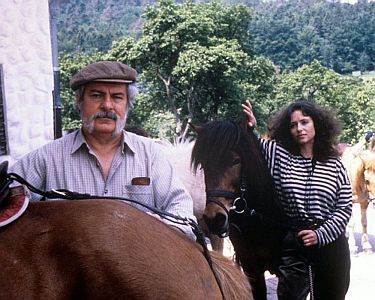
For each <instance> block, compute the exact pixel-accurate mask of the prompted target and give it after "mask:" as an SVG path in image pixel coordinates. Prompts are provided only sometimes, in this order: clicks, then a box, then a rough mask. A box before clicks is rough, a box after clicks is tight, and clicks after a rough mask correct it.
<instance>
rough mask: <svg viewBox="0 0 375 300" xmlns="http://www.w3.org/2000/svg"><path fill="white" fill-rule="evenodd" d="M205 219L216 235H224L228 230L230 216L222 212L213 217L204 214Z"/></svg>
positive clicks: (210, 229)
mask: <svg viewBox="0 0 375 300" xmlns="http://www.w3.org/2000/svg"><path fill="white" fill-rule="evenodd" d="M203 220H204V221H205V222H206V224H207V227H208V229H209V231H210V232H211V233H213V234H216V235H219V236H221V235H223V234H225V233H226V232H227V231H228V217H227V215H225V214H222V213H216V214H215V216H214V217H213V218H209V217H208V216H207V215H205V214H204V215H203Z"/></svg>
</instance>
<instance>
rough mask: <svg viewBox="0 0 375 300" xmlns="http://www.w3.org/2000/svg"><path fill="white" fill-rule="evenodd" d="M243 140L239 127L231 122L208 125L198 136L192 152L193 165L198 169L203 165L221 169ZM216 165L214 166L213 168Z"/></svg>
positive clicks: (215, 122) (214, 122) (217, 122)
mask: <svg viewBox="0 0 375 300" xmlns="http://www.w3.org/2000/svg"><path fill="white" fill-rule="evenodd" d="M240 139H241V136H240V133H239V127H238V126H237V125H236V124H235V123H233V122H230V121H213V122H210V123H207V124H206V125H205V126H204V128H203V130H202V131H201V133H200V134H198V137H197V140H196V142H195V145H194V148H193V152H192V163H193V166H194V168H195V169H196V168H197V167H198V166H199V165H202V164H203V163H206V164H210V166H211V167H215V165H216V167H218V168H219V167H220V165H222V164H223V161H224V160H225V158H227V157H229V154H230V153H231V152H232V151H233V150H234V149H235V148H236V147H237V145H238V144H239V142H240ZM212 165H214V166H212Z"/></svg>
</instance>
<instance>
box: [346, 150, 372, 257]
mask: <svg viewBox="0 0 375 300" xmlns="http://www.w3.org/2000/svg"><path fill="white" fill-rule="evenodd" d="M342 161H343V163H344V165H345V167H346V169H347V172H348V176H349V178H350V182H351V186H352V193H353V203H359V205H360V208H361V225H362V237H361V243H362V249H363V251H364V252H366V253H372V246H371V244H370V242H369V238H368V234H367V208H368V206H369V203H370V201H371V200H372V199H374V197H375V153H374V152H372V151H362V152H360V153H359V154H358V155H354V154H353V153H352V149H351V148H350V147H349V148H346V149H345V151H344V153H343V155H342ZM349 246H350V249H351V252H352V253H356V252H357V248H358V247H357V246H356V245H355V238H354V219H353V216H352V220H351V222H350V223H349Z"/></svg>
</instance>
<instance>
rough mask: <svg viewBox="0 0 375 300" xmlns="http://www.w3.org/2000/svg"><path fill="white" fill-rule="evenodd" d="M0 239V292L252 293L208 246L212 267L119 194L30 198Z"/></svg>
mask: <svg viewBox="0 0 375 300" xmlns="http://www.w3.org/2000/svg"><path fill="white" fill-rule="evenodd" d="M0 241H1V242H0V270H1V276H0V287H1V288H0V299H12V300H17V299H20V300H21V299H38V300H39V299H59V300H60V299H61V300H63V299H106V300H110V299H114V300H115V299H116V300H117V299H168V300H169V299H176V300H177V299H178V300H180V299H189V300H190V299H251V292H250V289H249V285H248V282H247V280H246V276H244V275H243V273H242V272H241V271H240V270H239V269H238V268H237V267H236V266H234V265H233V263H232V262H231V261H229V260H228V259H226V258H224V257H223V256H221V255H219V254H217V253H215V252H212V253H211V257H212V260H213V269H214V270H215V273H213V271H212V269H211V268H210V266H209V264H208V260H207V259H206V258H205V256H204V255H203V251H202V247H201V246H200V245H199V244H198V243H196V242H194V241H192V240H190V239H189V238H187V237H186V236H185V235H184V234H182V233H181V232H179V231H178V230H177V229H173V228H172V227H171V226H168V225H166V224H165V223H163V222H161V221H159V220H157V219H156V218H154V217H151V216H149V215H148V214H146V213H144V212H141V211H139V210H137V209H136V208H134V207H132V206H130V205H128V204H126V203H123V202H121V201H114V200H76V201H69V200H64V201H47V202H33V203H30V204H29V207H28V209H27V210H26V212H25V213H24V214H23V215H22V216H21V217H20V218H19V219H18V220H16V221H15V222H13V223H11V224H8V225H6V226H5V227H1V228H0ZM214 274H217V277H218V279H219V281H217V279H216V278H215V276H214ZM218 282H220V285H221V287H222V290H223V294H224V295H222V292H221V290H220V288H219V284H218Z"/></svg>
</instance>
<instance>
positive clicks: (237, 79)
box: [60, 0, 375, 142]
mask: <svg viewBox="0 0 375 300" xmlns="http://www.w3.org/2000/svg"><path fill="white" fill-rule="evenodd" d="M71 1H73V0H70V1H69V2H71ZM76 1H77V3H78V2H79V1H78V0H76ZM108 1H109V0H108ZM293 1H294V0H291V1H282V3H281V4H280V3H279V10H278V12H280V16H279V18H278V19H277V18H276V16H277V15H276V14H275V15H274V16H275V19H274V20H271V19H268V18H267V16H262V15H261V14H259V13H258V12H257V15H256V19H254V21H253V17H254V13H253V12H252V10H250V9H249V8H247V7H246V6H244V5H230V6H226V5H222V4H219V3H217V2H216V3H193V2H183V3H180V4H179V3H175V2H173V1H171V0H161V1H160V2H159V3H158V4H157V5H154V6H150V7H149V8H147V9H146V10H145V13H144V15H143V19H142V24H143V27H142V30H141V31H140V32H139V35H138V36H125V37H123V38H121V39H117V40H114V41H113V43H112V45H111V48H110V49H109V50H108V51H103V52H98V51H96V50H95V51H93V52H91V53H88V54H85V53H78V54H62V55H60V70H61V73H60V77H61V78H60V79H61V87H62V89H61V98H62V102H63V123H64V124H63V127H64V129H66V130H69V129H71V128H74V127H77V125H79V116H78V113H77V111H76V108H75V97H74V95H73V93H72V92H71V91H70V88H69V79H70V77H71V76H72V75H74V73H76V72H77V71H78V70H79V69H80V68H81V67H83V66H84V65H86V64H87V63H90V62H93V61H97V60H101V59H108V60H118V61H122V62H124V63H126V64H129V65H131V66H132V67H134V68H135V69H137V71H138V73H139V78H138V84H139V86H140V91H141V94H140V95H139V97H138V99H137V101H136V104H135V107H134V108H133V111H132V112H131V113H130V115H129V118H128V123H131V124H137V125H142V126H143V127H144V128H145V129H146V130H147V131H148V132H150V133H151V134H152V135H153V136H155V137H173V136H176V135H177V136H178V137H179V138H184V137H185V136H186V135H187V134H188V133H187V129H188V127H187V124H188V123H189V122H193V123H204V122H206V121H209V120H213V119H217V118H237V117H239V116H241V106H240V103H241V102H242V101H244V100H245V99H251V101H252V103H253V108H254V111H255V114H256V115H257V117H258V130H259V132H260V133H264V132H265V131H266V127H267V121H268V117H269V116H270V115H271V114H273V113H274V112H275V111H276V110H278V109H279V108H280V107H281V106H283V105H285V104H287V103H289V102H290V101H292V100H295V99H297V98H301V97H304V98H307V99H311V100H314V101H316V102H318V103H320V104H322V105H328V106H330V107H333V108H335V109H336V110H337V113H338V116H339V118H340V119H341V120H342V121H343V125H344V127H343V128H344V133H343V136H342V141H345V142H353V141H355V140H357V139H358V138H359V137H360V136H361V135H363V133H364V132H365V131H367V130H369V129H375V126H374V125H375V124H374V118H373V117H372V115H373V111H374V109H375V103H374V101H375V89H374V86H375V83H374V81H371V80H368V81H363V80H361V79H358V78H354V77H346V76H343V75H340V74H339V72H338V70H337V68H336V67H337V66H338V63H337V60H335V56H336V55H337V51H338V48H337V46H336V45H333V44H332V41H331V40H329V39H325V38H322V36H328V35H327V34H328V33H327V32H329V31H332V30H333V29H332V28H330V26H333V25H332V24H333V23H332V22H329V21H327V20H330V18H331V14H332V11H325V12H324V14H323V10H322V11H321V14H322V15H321V16H322V18H323V19H324V20H325V19H327V20H326V21H324V22H323V21H322V20H319V18H318V13H317V12H316V13H313V12H314V10H313V11H310V12H309V13H308V10H307V8H311V9H312V7H314V9H315V10H317V11H318V10H319V9H320V7H325V5H326V4H325V2H324V1H317V4H316V5H315V4H314V5H312V4H311V1H309V0H306V1H299V3H300V4H299V7H298V8H299V10H300V13H299V17H297V16H296V13H295V12H294V13H292V12H291V6H292V4H293ZM94 2H95V1H94ZM113 2H115V1H113ZM227 2H228V1H227ZM229 2H233V1H229ZM247 2H249V3H248V4H251V5H253V6H254V7H257V9H258V10H259V9H260V8H259V7H260V6H262V7H263V9H264V8H265V7H266V6H264V5H266V4H264V3H263V2H261V1H247ZM250 2H251V3H250ZM276 2H280V1H276ZM89 3H91V4H92V5H93V0H91V1H88V2H87V5H89ZM310 4H311V6H310ZM268 5H270V7H271V6H272V5H273V4H268ZM271 8H272V7H271ZM273 9H274V8H272V9H270V14H271V15H272V12H275V11H274V10H273ZM283 16H285V17H286V16H289V17H290V19H289V21H287V20H286V19H283ZM260 18H265V19H264V20H263V21H262V22H263V23H262V22H260ZM300 19H305V20H309V26H303V27H298V26H297V25H298V24H301V22H302V21H301V20H300ZM268 21H269V22H270V23H268ZM336 21H337V20H336ZM254 22H259V23H258V24H263V25H264V28H263V30H264V32H270V31H273V34H272V35H271V36H276V37H279V39H278V40H277V41H276V42H275V41H274V42H272V41H269V42H268V43H265V44H263V46H264V47H263V48H262V47H260V46H261V45H262V43H261V42H260V40H259V36H260V35H259V32H260V31H259V32H257V31H252V30H253V28H254V27H252V26H254ZM345 22H346V21H345ZM333 27H334V26H333ZM260 28H261V26H259V30H260ZM296 28H299V29H298V30H296ZM336 32H339V31H336ZM342 34H344V32H343V33H342ZM294 37H298V39H297V40H296V39H295V38H294ZM317 42H319V43H320V46H319V47H318V46H316V45H317V44H316V43H317ZM343 44H345V42H343ZM254 45H260V46H259V47H260V48H262V49H263V50H264V54H265V56H272V55H271V54H270V53H274V54H273V55H279V57H276V56H274V57H273V60H274V61H278V60H279V59H280V61H284V62H285V65H284V66H283V65H282V66H283V72H279V71H278V70H277V69H276V68H275V65H274V64H273V62H272V61H271V60H269V59H268V58H266V57H265V56H259V55H257V54H254V53H253V51H252V50H253V49H255V50H256V51H258V50H259V49H260V48H257V47H254ZM322 45H323V46H322ZM365 45H366V47H367V48H369V49H371V47H372V46H371V41H370V40H367V41H366V42H365ZM267 46H269V48H267ZM272 47H273V48H272ZM269 49H271V50H272V51H270V50H269ZM267 51H270V52H269V53H268V52H267ZM340 51H341V50H340ZM347 51H348V53H352V55H354V54H353V53H354V52H353V50H350V49H349V48H348V49H347ZM344 52H345V51H344ZM369 53H370V52H369ZM323 54H324V55H323ZM316 55H317V56H318V57H319V58H321V60H320V61H319V60H314V57H315V56H316ZM340 57H343V56H340ZM359 58H360V59H359V61H361V63H362V65H363V66H364V65H366V64H367V63H366V62H367V61H369V60H370V61H371V59H372V58H371V56H370V54H367V52H363V54H362V55H360V56H359ZM372 61H374V60H372ZM340 63H341V65H342V66H343V65H345V66H346V67H345V68H346V70H349V69H350V68H351V67H348V66H349V65H350V64H349V63H348V61H345V60H344V59H342V60H340ZM327 64H329V67H327ZM335 66H336V67H335ZM294 68H297V69H296V70H294ZM335 68H336V71H335ZM340 68H341V67H340ZM340 68H338V69H340Z"/></svg>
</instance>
